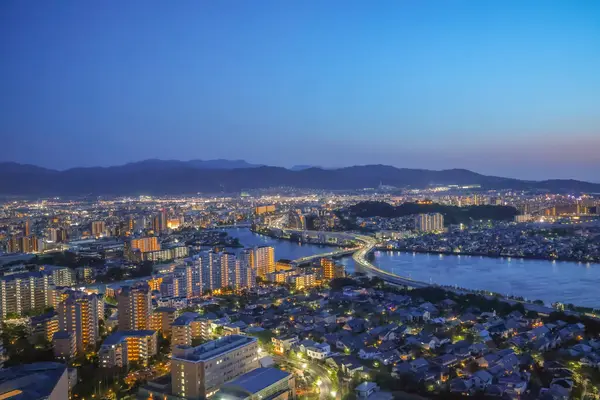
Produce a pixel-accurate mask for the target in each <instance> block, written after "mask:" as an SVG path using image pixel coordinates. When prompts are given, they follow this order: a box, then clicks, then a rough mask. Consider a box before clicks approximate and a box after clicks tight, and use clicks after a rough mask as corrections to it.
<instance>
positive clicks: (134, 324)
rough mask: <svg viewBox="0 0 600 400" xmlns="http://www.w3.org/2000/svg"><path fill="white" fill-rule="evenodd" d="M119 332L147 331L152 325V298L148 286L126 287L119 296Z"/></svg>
mask: <svg viewBox="0 0 600 400" xmlns="http://www.w3.org/2000/svg"><path fill="white" fill-rule="evenodd" d="M117 309H118V312H119V330H123V331H130V330H145V329H150V327H151V324H152V297H151V293H150V288H149V287H148V285H146V284H138V285H136V286H124V287H123V288H122V289H121V292H120V293H119V294H118V295H117Z"/></svg>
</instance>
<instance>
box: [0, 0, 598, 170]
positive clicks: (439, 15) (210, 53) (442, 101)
mask: <svg viewBox="0 0 600 400" xmlns="http://www.w3.org/2000/svg"><path fill="white" fill-rule="evenodd" d="M0 60H1V61H0V143H1V144H0V160H2V161H17V162H24V163H31V164H36V165H41V166H46V167H54V168H59V169H63V168H69V167H73V166H97V165H101V166H107V165H114V164H123V163H126V162H131V161H137V160H142V159H147V158H162V159H180V160H188V159H194V158H200V159H212V158H229V159H239V158H242V159H245V160H247V161H250V162H256V163H266V164H271V165H281V166H291V165H294V164H313V165H322V166H327V167H331V166H346V165H354V164H372V163H382V164H390V165H395V166H399V167H414V168H431V169H443V168H454V167H460V168H468V169H472V170H474V171H477V172H481V173H488V174H496V175H503V176H512V177H519V178H534V179H537V178H540V179H541V178H571V177H572V178H579V179H586V180H592V181H596V182H600V173H599V171H600V2H599V1H596V0H589V1H586V0H581V1H569V0H541V1H533V0H532V1H528V0H519V1H512V0H498V1H494V0H490V1H480V0H471V1H461V0H456V1H447V0H440V1H412V0H404V1H403V0H390V1H386V0H377V1H366V0H356V1H354V0H302V1H300V0H290V1H281V0H273V1H266V0H252V1H242V0H220V1H210V0H177V1H166V0H164V1H155V0H127V1H117V0H108V1H77V0H74V1H67V0H61V1H31V0H15V1H12V0H3V1H0Z"/></svg>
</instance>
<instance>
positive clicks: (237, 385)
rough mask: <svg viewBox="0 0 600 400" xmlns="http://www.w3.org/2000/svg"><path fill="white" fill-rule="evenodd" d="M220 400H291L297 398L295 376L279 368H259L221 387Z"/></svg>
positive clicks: (217, 395) (218, 393)
mask: <svg viewBox="0 0 600 400" xmlns="http://www.w3.org/2000/svg"><path fill="white" fill-rule="evenodd" d="M215 398H216V399H218V400H255V399H269V400H291V399H295V398H296V381H295V378H294V375H293V374H290V373H289V372H286V371H282V370H280V369H277V368H257V369H255V370H252V371H250V372H247V373H245V374H244V375H240V376H238V377H237V378H235V379H234V380H232V381H230V382H227V383H225V384H223V385H222V386H221V389H220V390H219V391H218V392H217V394H216V396H215Z"/></svg>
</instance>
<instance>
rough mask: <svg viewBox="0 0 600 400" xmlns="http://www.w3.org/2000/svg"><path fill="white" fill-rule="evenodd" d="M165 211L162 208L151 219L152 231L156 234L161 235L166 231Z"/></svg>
mask: <svg viewBox="0 0 600 400" xmlns="http://www.w3.org/2000/svg"><path fill="white" fill-rule="evenodd" d="M167 221H168V219H167V210H166V209H165V208H162V209H161V210H160V211H159V213H158V214H157V215H155V216H154V218H153V219H152V230H153V231H154V232H155V233H157V234H160V233H163V232H165V231H166V230H167Z"/></svg>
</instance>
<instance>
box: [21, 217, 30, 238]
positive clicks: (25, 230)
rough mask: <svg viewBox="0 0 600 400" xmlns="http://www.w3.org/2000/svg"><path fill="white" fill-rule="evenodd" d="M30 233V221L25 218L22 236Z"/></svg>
mask: <svg viewBox="0 0 600 400" xmlns="http://www.w3.org/2000/svg"><path fill="white" fill-rule="evenodd" d="M29 235H31V221H30V220H28V219H26V220H25V223H24V224H23V236H29Z"/></svg>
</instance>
